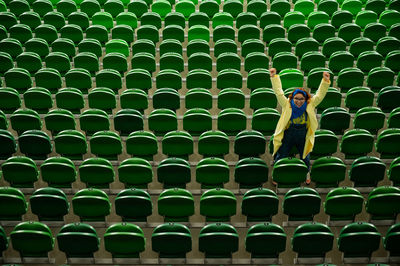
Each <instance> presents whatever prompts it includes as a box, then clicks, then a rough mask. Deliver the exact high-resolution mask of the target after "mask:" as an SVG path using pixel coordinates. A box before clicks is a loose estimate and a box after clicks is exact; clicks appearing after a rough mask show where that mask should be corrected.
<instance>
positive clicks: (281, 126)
mask: <svg viewBox="0 0 400 266" xmlns="http://www.w3.org/2000/svg"><path fill="white" fill-rule="evenodd" d="M271 83H272V88H273V90H274V92H275V95H276V98H277V99H278V103H279V105H280V106H282V114H281V117H280V118H279V121H278V124H277V125H276V129H275V133H274V153H273V156H274V155H275V154H276V152H277V151H278V150H279V148H280V146H281V145H282V139H283V134H284V132H285V129H286V127H287V125H288V123H289V121H290V117H291V115H292V107H291V105H290V102H289V99H288V98H287V97H286V96H285V95H284V93H283V90H282V83H281V79H280V78H279V76H278V75H275V76H274V77H272V78H271ZM330 84H331V82H330V81H329V82H326V81H325V80H324V79H322V81H321V84H320V85H319V88H318V91H317V93H316V94H315V96H313V97H312V98H311V100H310V101H309V103H308V104H307V109H306V112H307V115H308V117H309V123H307V134H306V143H305V145H304V152H303V157H302V158H305V157H306V156H307V155H308V154H309V153H310V152H311V151H312V149H313V146H314V138H315V131H316V130H317V128H318V121H317V115H316V114H315V107H317V105H318V104H320V103H321V102H322V100H323V99H324V97H325V95H326V93H327V91H328V88H329V85H330Z"/></svg>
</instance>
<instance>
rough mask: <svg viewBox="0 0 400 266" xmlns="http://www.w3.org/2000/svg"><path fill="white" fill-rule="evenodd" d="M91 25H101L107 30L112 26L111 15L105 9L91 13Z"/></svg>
mask: <svg viewBox="0 0 400 266" xmlns="http://www.w3.org/2000/svg"><path fill="white" fill-rule="evenodd" d="M91 20H92V24H93V25H101V26H104V27H106V29H107V31H109V30H110V29H111V28H112V27H113V16H112V14H110V13H109V12H107V11H99V12H96V13H94V14H93V16H92V18H91Z"/></svg>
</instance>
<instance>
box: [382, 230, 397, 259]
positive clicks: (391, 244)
mask: <svg viewBox="0 0 400 266" xmlns="http://www.w3.org/2000/svg"><path fill="white" fill-rule="evenodd" d="M398 243H399V223H396V224H394V225H392V226H391V227H389V229H388V230H387V233H386V236H385V237H384V238H383V246H384V248H385V250H387V251H389V252H390V256H391V257H398V256H399V246H398V245H397V244H398Z"/></svg>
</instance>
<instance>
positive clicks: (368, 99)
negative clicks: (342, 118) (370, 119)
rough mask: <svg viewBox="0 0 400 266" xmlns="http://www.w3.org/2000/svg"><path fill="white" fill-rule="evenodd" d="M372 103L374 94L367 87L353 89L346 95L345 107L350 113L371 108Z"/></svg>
mask: <svg viewBox="0 0 400 266" xmlns="http://www.w3.org/2000/svg"><path fill="white" fill-rule="evenodd" d="M373 102H374V92H373V91H372V90H371V89H370V88H368V87H353V88H351V89H350V90H348V91H347V93H346V98H345V105H346V107H347V108H349V111H350V112H351V113H354V112H357V111H358V110H359V109H361V108H363V107H368V106H372V105H373Z"/></svg>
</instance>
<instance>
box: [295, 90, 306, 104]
mask: <svg viewBox="0 0 400 266" xmlns="http://www.w3.org/2000/svg"><path fill="white" fill-rule="evenodd" d="M305 100H306V97H304V95H303V94H301V93H297V94H296V95H295V96H293V102H294V104H295V105H296V106H297V107H301V106H302V105H303V104H304V102H305Z"/></svg>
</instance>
